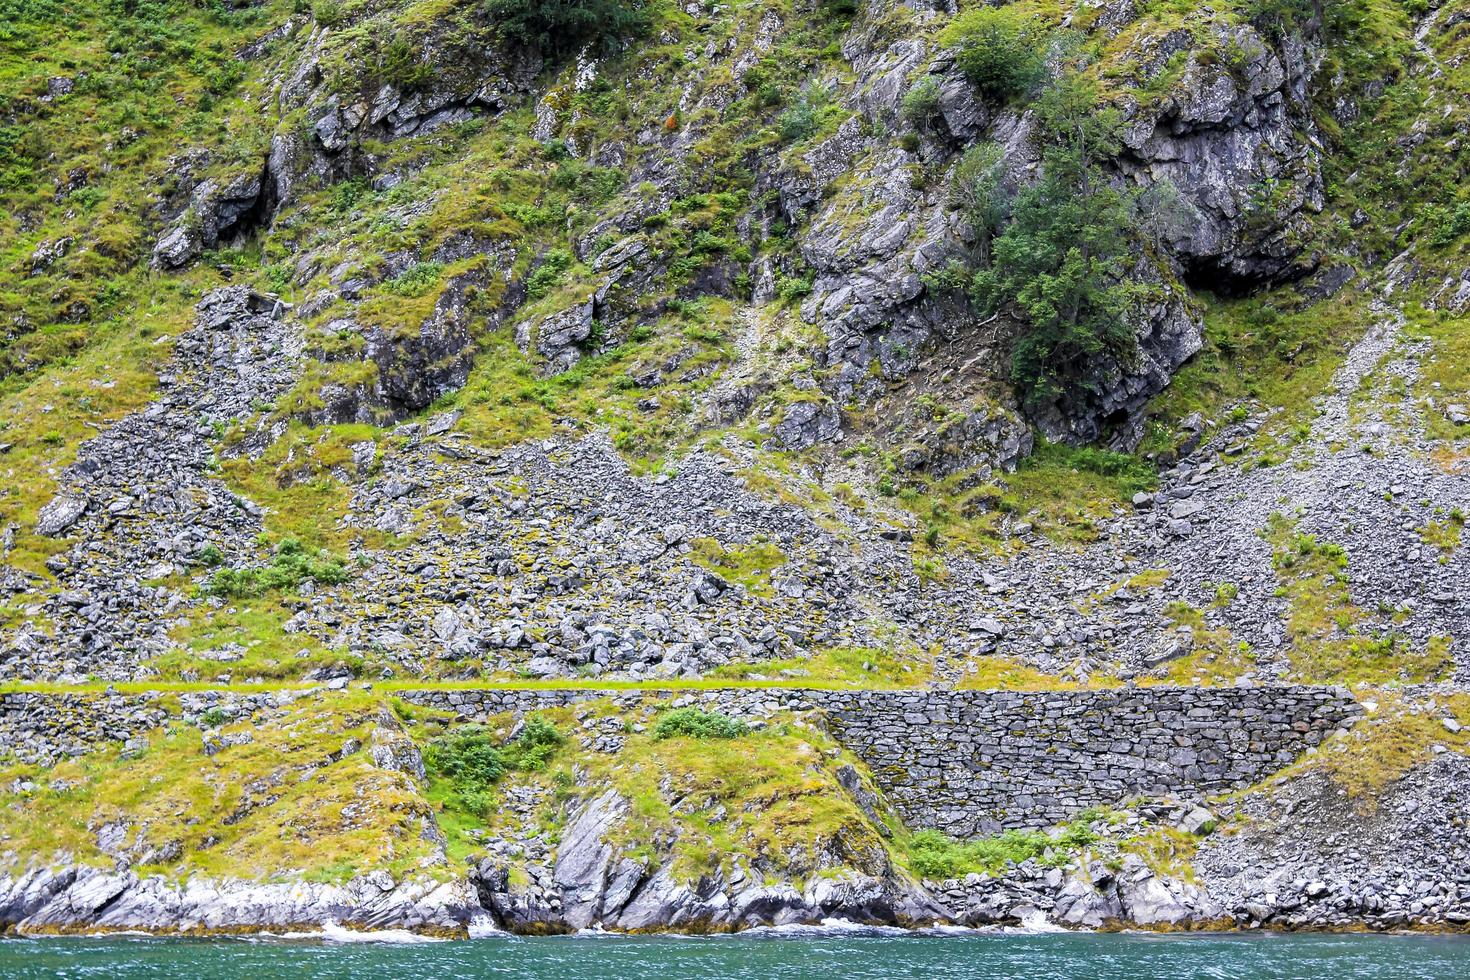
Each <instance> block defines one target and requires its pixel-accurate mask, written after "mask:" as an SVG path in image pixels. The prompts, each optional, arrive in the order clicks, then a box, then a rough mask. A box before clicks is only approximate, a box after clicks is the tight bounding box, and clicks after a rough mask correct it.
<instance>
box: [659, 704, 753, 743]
mask: <svg viewBox="0 0 1470 980" xmlns="http://www.w3.org/2000/svg"><path fill="white" fill-rule="evenodd" d="M749 732H750V726H749V725H747V724H746V723H745V722H743V721H740V720H738V719H735V718H731V717H729V716H728V715H722V714H720V713H718V712H715V711H705V710H703V709H701V708H693V707H690V708H675V709H674V710H673V711H669V712H666V713H665V714H663V715H660V716H659V719H658V721H657V722H655V723H654V726H653V737H654V738H655V739H658V740H660V741H662V740H663V739H666V738H699V739H711V738H739V737H740V736H742V735H746V734H749Z"/></svg>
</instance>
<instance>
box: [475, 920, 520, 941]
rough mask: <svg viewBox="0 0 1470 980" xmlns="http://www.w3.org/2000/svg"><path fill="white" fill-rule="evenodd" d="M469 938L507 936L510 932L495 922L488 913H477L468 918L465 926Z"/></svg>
mask: <svg viewBox="0 0 1470 980" xmlns="http://www.w3.org/2000/svg"><path fill="white" fill-rule="evenodd" d="M467 928H468V930H469V934H470V938H471V939H486V938H488V937H490V936H508V935H510V933H508V932H506V931H505V930H504V929H502V928H500V927H499V926H497V925H496V924H495V920H494V919H492V918H490V916H488V915H477V916H474V917H473V918H471V919H470V924H469V926H468V927H467Z"/></svg>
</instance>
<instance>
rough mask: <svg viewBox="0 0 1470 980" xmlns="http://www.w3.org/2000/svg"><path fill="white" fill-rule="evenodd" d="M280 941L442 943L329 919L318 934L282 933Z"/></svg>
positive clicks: (438, 940) (399, 930)
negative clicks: (357, 927) (352, 925)
mask: <svg viewBox="0 0 1470 980" xmlns="http://www.w3.org/2000/svg"><path fill="white" fill-rule="evenodd" d="M280 938H281V939H317V940H320V941H322V942H326V943H389V944H408V943H442V942H447V941H448V940H445V939H441V938H439V937H437V936H421V935H419V934H418V933H416V932H409V931H408V930H407V929H348V928H345V927H343V926H340V925H338V924H337V923H336V922H333V921H331V920H330V919H329V920H327V921H326V922H323V923H322V928H321V931H320V932H283V933H281V934H280Z"/></svg>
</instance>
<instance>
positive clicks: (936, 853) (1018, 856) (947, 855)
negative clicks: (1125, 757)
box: [908, 810, 1100, 880]
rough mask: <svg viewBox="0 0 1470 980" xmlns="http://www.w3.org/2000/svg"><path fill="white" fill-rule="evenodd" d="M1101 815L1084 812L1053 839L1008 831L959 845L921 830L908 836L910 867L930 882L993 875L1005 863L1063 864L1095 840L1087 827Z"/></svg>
mask: <svg viewBox="0 0 1470 980" xmlns="http://www.w3.org/2000/svg"><path fill="white" fill-rule="evenodd" d="M1099 816H1100V814H1099V813H1098V812H1096V811H1093V810H1084V811H1083V812H1082V813H1080V814H1078V815H1077V818H1076V819H1075V820H1073V821H1072V822H1071V823H1069V824H1068V825H1067V826H1066V827H1064V828H1063V829H1062V831H1061V833H1060V834H1058V835H1057V836H1056V837H1055V838H1053V837H1051V836H1050V835H1048V834H1045V833H1042V832H1041V831H1037V830H1007V831H1005V832H1004V833H1002V834H997V835H996V836H994V837H981V838H978V839H976V840H972V841H967V842H964V843H961V842H959V841H955V840H952V839H951V838H949V837H946V836H945V835H944V834H942V833H940V832H939V831H937V830H920V831H918V832H916V833H914V834H913V835H912V836H910V837H909V840H908V854H909V866H910V867H912V868H913V869H914V870H915V871H916V872H918V873H919V874H920V875H921V876H923V877H925V878H928V879H931V880H943V879H946V878H958V877H961V876H963V875H967V874H970V873H972V872H976V873H981V874H994V873H996V872H998V871H1001V870H1003V869H1004V868H1005V867H1006V865H1008V864H1020V863H1021V862H1023V861H1028V860H1030V859H1032V858H1042V857H1043V856H1044V855H1045V854H1046V853H1047V851H1048V850H1050V851H1051V857H1050V858H1049V859H1046V860H1045V861H1044V863H1046V864H1050V865H1054V866H1059V865H1062V864H1065V863H1066V862H1067V860H1068V859H1069V857H1070V856H1071V855H1072V854H1073V853H1074V852H1076V851H1078V850H1081V849H1082V848H1084V847H1086V846H1088V845H1089V844H1092V843H1093V842H1095V841H1096V840H1097V834H1095V833H1093V832H1092V829H1091V827H1090V826H1089V825H1090V824H1091V823H1092V821H1093V820H1096V819H1098V817H1099Z"/></svg>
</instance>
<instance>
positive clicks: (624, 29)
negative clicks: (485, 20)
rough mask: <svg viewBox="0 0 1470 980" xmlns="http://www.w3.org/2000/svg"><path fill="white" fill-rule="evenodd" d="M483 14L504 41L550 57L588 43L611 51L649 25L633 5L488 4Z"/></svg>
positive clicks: (615, 1) (560, 0)
mask: <svg viewBox="0 0 1470 980" xmlns="http://www.w3.org/2000/svg"><path fill="white" fill-rule="evenodd" d="M485 11H486V13H487V14H489V16H490V20H491V22H492V23H495V24H496V29H497V31H498V32H499V34H500V36H501V37H502V38H503V39H505V40H508V41H519V42H521V43H523V44H529V45H533V46H534V47H537V48H539V49H540V50H541V51H542V52H543V53H545V54H547V55H549V56H551V57H560V56H562V55H566V54H570V53H571V52H573V51H577V50H579V49H581V48H582V47H584V46H586V45H587V44H589V43H592V44H595V45H597V46H599V47H601V48H603V49H604V50H612V49H613V48H615V47H616V46H617V43H618V41H619V40H620V39H622V38H624V37H627V36H630V35H637V34H642V33H643V32H644V31H646V30H647V29H648V26H649V24H650V23H651V20H650V18H649V15H648V11H647V8H646V7H645V6H644V5H643V4H641V3H639V2H637V0H488V2H487V3H486V4H485Z"/></svg>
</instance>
